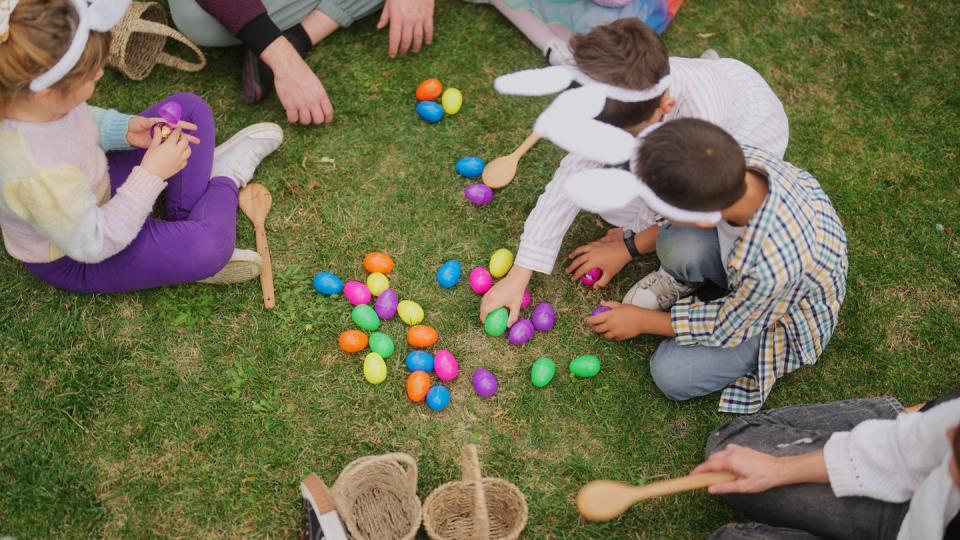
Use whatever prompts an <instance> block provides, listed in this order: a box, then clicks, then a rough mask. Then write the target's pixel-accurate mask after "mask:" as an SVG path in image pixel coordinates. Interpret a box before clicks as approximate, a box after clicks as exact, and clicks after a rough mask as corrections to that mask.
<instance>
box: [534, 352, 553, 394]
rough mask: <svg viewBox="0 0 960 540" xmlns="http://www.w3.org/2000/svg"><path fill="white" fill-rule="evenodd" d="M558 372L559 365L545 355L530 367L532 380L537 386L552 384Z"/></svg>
mask: <svg viewBox="0 0 960 540" xmlns="http://www.w3.org/2000/svg"><path fill="white" fill-rule="evenodd" d="M556 372H557V365H556V364H554V363H553V360H551V359H550V358H547V357H546V356H544V357H543V358H540V359H538V360H537V361H536V362H534V363H533V367H531V368H530V382H532V383H533V385H534V386H536V387H537V388H543V387H544V386H546V385H548V384H550V381H552V380H553V376H554V374H556Z"/></svg>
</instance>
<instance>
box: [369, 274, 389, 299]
mask: <svg viewBox="0 0 960 540" xmlns="http://www.w3.org/2000/svg"><path fill="white" fill-rule="evenodd" d="M367 288H368V289H370V294H372V295H374V296H380V293H382V292H383V291H385V290H387V289H389V288H390V279H389V278H387V276H385V275H383V274H381V273H380V272H374V273H372V274H370V275H369V276H367Z"/></svg>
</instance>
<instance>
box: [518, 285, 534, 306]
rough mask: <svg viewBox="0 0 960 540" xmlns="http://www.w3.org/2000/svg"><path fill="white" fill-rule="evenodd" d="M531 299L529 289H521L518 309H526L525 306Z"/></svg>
mask: <svg viewBox="0 0 960 540" xmlns="http://www.w3.org/2000/svg"><path fill="white" fill-rule="evenodd" d="M532 301H533V297H531V296H530V290H529V289H524V290H523V298H521V299H520V309H527V306H529V305H530V302H532Z"/></svg>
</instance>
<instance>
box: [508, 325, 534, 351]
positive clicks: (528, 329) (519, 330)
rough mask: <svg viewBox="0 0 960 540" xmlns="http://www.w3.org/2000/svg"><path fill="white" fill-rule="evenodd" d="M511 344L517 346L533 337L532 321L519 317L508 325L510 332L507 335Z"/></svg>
mask: <svg viewBox="0 0 960 540" xmlns="http://www.w3.org/2000/svg"><path fill="white" fill-rule="evenodd" d="M507 339H508V340H509V341H510V344H511V345H516V346H517V347H519V346H520V345H523V344H524V343H526V342H528V341H530V340H531V339H533V323H532V322H530V321H529V320H527V319H520V320H519V321H517V322H515V323H513V326H511V327H510V334H509V335H508V336H507Z"/></svg>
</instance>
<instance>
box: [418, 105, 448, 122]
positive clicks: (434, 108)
mask: <svg viewBox="0 0 960 540" xmlns="http://www.w3.org/2000/svg"><path fill="white" fill-rule="evenodd" d="M417 114H418V115H420V118H423V119H424V120H426V121H427V122H430V123H431V124H436V123H437V122H439V121H440V120H441V119H443V107H441V106H440V104H439V103H437V102H436V101H421V102H420V103H417Z"/></svg>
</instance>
